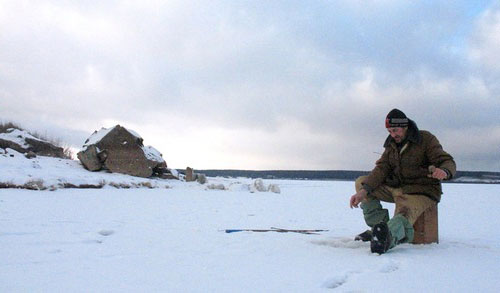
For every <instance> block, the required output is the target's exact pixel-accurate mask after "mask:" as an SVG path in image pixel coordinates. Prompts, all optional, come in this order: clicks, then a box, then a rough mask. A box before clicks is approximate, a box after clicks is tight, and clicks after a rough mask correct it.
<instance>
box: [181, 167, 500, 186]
mask: <svg viewBox="0 0 500 293" xmlns="http://www.w3.org/2000/svg"><path fill="white" fill-rule="evenodd" d="M178 171H179V172H181V173H183V172H184V170H178ZM195 172H197V173H202V174H205V175H207V176H209V177H230V178H237V177H246V178H263V179H293V180H336V181H354V180H356V178H358V177H359V176H363V175H367V174H368V173H369V171H352V170H237V169H206V170H195ZM444 183H481V184H485V183H486V184H500V172H490V171H457V174H456V176H455V178H454V179H452V180H450V181H444Z"/></svg>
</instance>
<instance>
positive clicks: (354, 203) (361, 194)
mask: <svg viewBox="0 0 500 293" xmlns="http://www.w3.org/2000/svg"><path fill="white" fill-rule="evenodd" d="M367 194H368V193H367V192H366V190H364V189H361V190H360V191H358V192H357V193H356V194H354V195H353V196H351V200H350V202H349V204H350V206H351V209H352V208H353V207H355V208H357V207H358V205H359V204H360V203H361V202H362V201H364V200H366V199H367V198H368V196H367Z"/></svg>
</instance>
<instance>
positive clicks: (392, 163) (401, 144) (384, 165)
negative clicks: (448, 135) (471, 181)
mask: <svg viewBox="0 0 500 293" xmlns="http://www.w3.org/2000/svg"><path fill="white" fill-rule="evenodd" d="M385 126H386V128H387V130H388V131H389V136H388V137H387V139H386V141H385V143H384V148H385V151H384V153H383V154H382V156H381V157H380V159H379V160H378V161H377V162H376V166H375V168H374V169H373V170H372V171H371V172H370V174H368V175H367V176H361V177H360V178H358V179H357V180H356V194H354V195H353V196H351V199H350V206H351V208H353V207H356V208H357V207H358V205H359V204H361V209H362V210H363V215H364V218H365V221H366V224H367V225H368V226H370V227H371V228H372V229H371V231H370V230H368V231H366V232H364V233H361V234H359V235H358V236H356V238H355V239H356V240H363V241H371V245H370V247H371V251H372V252H374V253H378V254H382V253H385V252H386V251H387V250H389V249H390V248H393V247H394V246H396V245H397V244H399V243H403V242H412V241H413V234H414V230H413V224H414V223H415V221H416V220H417V218H418V217H419V216H420V215H421V214H422V213H423V212H424V211H425V210H427V209H428V208H429V207H432V206H434V205H436V204H437V203H438V202H439V201H440V200H441V194H442V191H441V190H442V189H441V181H442V180H448V179H451V178H452V177H453V176H454V175H455V172H456V164H455V161H454V160H453V157H452V156H451V155H449V154H448V153H447V152H445V151H444V150H443V148H442V146H441V144H440V143H439V141H438V140H437V138H436V137H435V136H434V135H432V134H431V133H430V132H428V131H425V130H419V129H418V128H417V125H416V124H415V122H414V121H412V120H410V119H408V118H407V117H406V115H405V114H404V113H403V112H401V111H400V110H398V109H393V110H392V111H390V112H389V114H388V115H387V117H386V120H385ZM380 201H385V202H393V203H395V204H396V208H395V211H394V217H393V218H392V219H390V220H389V213H388V210H387V209H383V208H382V205H381V204H380Z"/></svg>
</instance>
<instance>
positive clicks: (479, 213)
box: [0, 155, 500, 292]
mask: <svg viewBox="0 0 500 293" xmlns="http://www.w3.org/2000/svg"><path fill="white" fill-rule="evenodd" d="M46 159H47V160H49V161H48V162H47V161H46ZM23 160H24V161H23ZM23 160H21V158H17V157H14V158H11V157H9V156H4V155H0V176H2V177H0V178H2V180H3V178H4V177H3V176H10V177H9V178H10V180H13V181H16V182H23V181H25V180H26V178H30V177H28V175H31V178H39V179H42V180H44V181H45V182H57V179H56V177H57V174H56V173H57V172H59V175H60V176H63V177H64V180H66V181H68V182H74V181H78V182H82V181H83V182H88V181H91V180H106V181H109V180H111V179H110V178H113V179H112V180H118V181H120V180H122V181H123V182H125V181H126V180H129V182H130V180H133V177H131V176H126V175H116V174H108V173H105V172H88V171H85V170H84V172H86V173H87V174H88V176H89V177H84V176H83V173H80V171H77V170H79V169H83V168H82V167H81V166H78V162H75V161H71V160H59V159H53V158H43V157H38V158H36V159H34V160H28V159H23ZM8 161H11V162H12V163H10V165H6V164H8ZM34 161H36V162H35V163H33V162H34ZM22 162H25V165H19V164H22ZM34 164H37V165H39V166H40V168H35V167H33V166H32V165H34ZM16 166H18V167H16ZM57 166H59V167H60V168H61V169H59V170H58V169H56V167H57ZM7 169H8V171H6V170H7ZM70 170H72V171H70ZM54 172H56V173H54ZM109 176H116V177H109ZM99 178H100V179H99ZM141 180H144V179H142V178H141ZM208 181H209V184H213V185H222V186H224V187H225V188H224V189H208V188H207V185H200V184H198V183H196V182H189V183H186V182H182V181H177V180H157V181H153V182H157V184H158V185H160V184H164V185H168V186H169V188H168V189H166V188H156V189H147V188H135V189H116V188H112V187H109V186H108V185H106V186H105V187H104V188H102V189H57V190H55V191H48V190H46V191H30V190H21V189H0V223H1V224H0V292H325V291H326V292H328V291H330V290H332V289H333V290H336V291H340V292H377V291H379V292H401V291H405V292H451V291H453V292H498V291H499V290H500V281H498V274H499V272H500V263H499V261H500V235H499V233H497V232H496V229H497V226H498V225H497V224H498V222H499V217H500V216H499V215H498V213H495V212H489V211H488V210H489V207H490V206H492V207H494V208H495V207H497V206H499V205H500V197H499V196H498V195H499V194H500V186H499V185H495V184H445V185H444V186H443V188H444V193H445V194H444V195H443V200H442V203H441V204H440V206H439V233H440V243H439V244H431V245H411V244H403V245H400V246H398V247H396V248H395V249H393V250H391V251H390V252H389V253H387V254H384V255H377V254H372V253H370V248H369V244H368V243H361V242H354V241H352V238H353V236H354V235H355V234H357V233H359V232H362V231H364V230H365V229H366V227H365V226H364V223H363V219H362V213H361V210H359V209H353V210H351V209H349V207H348V198H349V196H350V195H352V194H353V192H354V191H353V189H354V186H353V185H354V183H353V182H343V181H293V180H264V182H265V184H276V185H278V186H279V187H280V190H281V193H280V194H277V193H271V192H254V193H251V192H250V189H249V188H248V186H251V183H252V182H253V180H250V179H246V178H238V179H226V178H208ZM160 182H162V183H160ZM386 206H387V207H389V208H390V210H391V213H392V211H393V205H386ZM270 227H279V228H290V229H328V230H329V231H328V232H324V233H321V234H319V235H304V234H296V233H276V232H267V233H257V232H239V233H231V234H227V233H224V232H223V231H221V230H224V229H234V228H257V229H265V228H270Z"/></svg>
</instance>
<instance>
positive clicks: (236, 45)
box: [0, 0, 500, 169]
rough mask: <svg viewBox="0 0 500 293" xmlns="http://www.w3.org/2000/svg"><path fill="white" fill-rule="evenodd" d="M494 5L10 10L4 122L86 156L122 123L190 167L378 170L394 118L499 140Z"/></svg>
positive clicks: (151, 5) (51, 4) (3, 13)
mask: <svg viewBox="0 0 500 293" xmlns="http://www.w3.org/2000/svg"><path fill="white" fill-rule="evenodd" d="M488 3H489V1H480V2H477V3H474V4H471V3H470V1H465V0H464V1H454V2H453V3H450V2H449V1H433V2H422V3H421V2H415V3H413V2H412V3H404V2H400V1H335V2H323V1H308V2H303V1H272V2H269V1H252V2H251V3H246V2H239V1H146V2H141V1H106V2H102V1H95V2H93V1H85V2H79V3H75V2H72V1H18V2H16V3H12V2H8V1H3V2H0V47H2V50H0V68H1V69H0V95H1V97H2V98H1V99H0V117H1V118H2V119H9V120H14V121H17V122H19V123H21V124H24V125H27V126H28V127H31V126H33V127H42V128H51V129H54V130H55V131H57V132H58V133H61V134H63V135H64V136H65V138H66V139H68V140H70V143H72V144H74V145H75V146H79V144H81V142H83V141H84V140H85V138H86V137H84V134H85V133H88V134H90V133H91V132H92V131H93V130H96V129H99V128H100V127H102V126H105V127H109V126H112V125H111V124H113V123H120V124H123V125H124V126H128V127H130V128H132V129H134V130H136V131H138V132H139V133H141V134H142V135H143V137H144V138H145V142H146V143H147V144H152V145H154V146H155V147H156V148H158V149H160V150H161V151H162V152H163V153H164V154H165V155H167V156H169V157H170V158H172V157H174V158H173V159H171V160H170V161H171V162H175V165H180V167H184V166H183V165H185V164H187V163H183V162H192V163H189V164H191V165H193V166H194V167H204V168H224V167H229V166H230V167H235V168H236V167H237V166H239V165H240V166H241V167H240V168H261V169H262V168H274V169H289V168H304V169H309V168H317V169H329V168H337V169H369V168H371V167H372V166H373V162H374V161H375V160H376V157H377V155H376V154H374V152H380V150H381V148H382V146H381V145H382V143H383V141H384V139H385V136H386V135H387V133H386V131H385V129H384V127H383V120H384V117H385V115H386V114H387V112H388V111H389V110H391V109H392V108H394V107H398V108H400V109H402V110H403V111H405V112H406V113H407V114H408V115H409V116H410V117H412V118H414V119H415V120H416V121H417V123H418V124H419V126H421V127H422V128H425V129H429V130H431V131H432V132H435V133H436V134H437V135H438V137H440V136H445V135H447V133H449V132H451V133H456V132H458V133H459V132H460V131H462V130H464V131H468V129H472V128H473V129H476V131H477V132H478V133H481V134H482V133H485V134H484V135H487V134H486V133H487V131H489V130H491V129H495V127H497V126H498V119H495V118H494V117H496V116H497V113H498V112H499V110H500V105H499V101H498V96H499V93H500V89H499V88H498V85H497V82H496V81H497V80H498V77H499V76H498V68H496V65H495V64H499V62H497V61H500V60H497V59H498V57H497V55H498V54H496V53H495V52H496V51H498V50H496V49H498V47H499V43H498V39H499V37H498V34H497V32H498V23H499V20H498V19H499V16H498V15H499V14H498V8H497V7H496V6H491V5H490V6H488ZM484 7H486V8H484ZM382 16H383V17H382ZM478 113H480V114H478ZM70 133H73V134H72V135H70ZM76 133H77V134H76ZM446 137H448V138H449V139H451V140H452V141H449V142H447V141H445V142H444V145H449V146H450V147H451V148H452V149H456V150H457V154H456V157H457V158H458V159H459V160H461V161H462V158H464V160H463V161H464V162H467V163H464V165H463V166H464V168H465V169H466V168H468V166H469V164H470V162H471V161H472V160H465V158H466V157H467V156H469V155H470V154H466V153H465V151H464V150H463V149H462V148H460V147H456V146H457V145H460V144H461V140H460V139H459V136H458V135H453V136H446ZM80 141H81V142H80ZM490 143H492V144H493V145H494V144H495V139H493V141H490ZM497 144H500V143H497ZM481 149H484V151H483V152H481V153H474V156H475V157H476V158H478V160H480V161H482V162H484V165H483V166H484V168H485V169H497V168H498V167H497V166H495V165H494V164H488V163H487V162H486V161H487V160H484V159H481V158H486V157H488V156H490V155H491V154H489V153H488V152H491V151H492V150H491V149H490V148H481ZM167 162H168V159H167ZM470 166H472V165H470ZM474 168H480V167H478V166H477V164H475V165H474Z"/></svg>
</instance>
